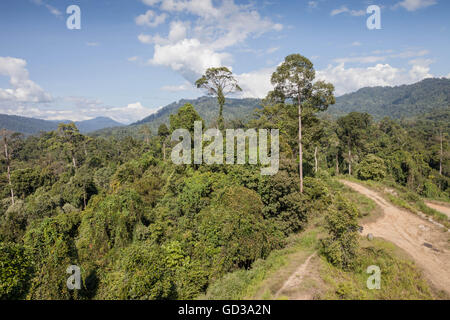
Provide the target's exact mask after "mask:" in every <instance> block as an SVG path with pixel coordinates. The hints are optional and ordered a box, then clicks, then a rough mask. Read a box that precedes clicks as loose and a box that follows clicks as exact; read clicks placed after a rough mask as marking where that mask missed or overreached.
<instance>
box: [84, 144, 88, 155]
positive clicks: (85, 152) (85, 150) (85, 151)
mask: <svg viewBox="0 0 450 320" xmlns="http://www.w3.org/2000/svg"><path fill="white" fill-rule="evenodd" d="M84 155H85V156H86V157H87V156H88V152H87V149H86V142H84Z"/></svg>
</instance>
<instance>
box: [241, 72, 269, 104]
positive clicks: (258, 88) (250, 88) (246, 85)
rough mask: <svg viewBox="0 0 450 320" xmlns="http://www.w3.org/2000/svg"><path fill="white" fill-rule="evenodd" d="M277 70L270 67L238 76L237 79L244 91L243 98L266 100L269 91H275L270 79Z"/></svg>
mask: <svg viewBox="0 0 450 320" xmlns="http://www.w3.org/2000/svg"><path fill="white" fill-rule="evenodd" d="M275 69H276V67H270V68H264V69H261V70H256V71H253V72H248V73H243V74H240V75H237V76H236V78H237V80H238V81H239V83H240V85H241V87H242V90H243V91H242V97H244V98H264V97H265V96H266V95H267V93H268V92H269V91H271V90H273V86H272V84H271V83H270V78H271V77H272V73H273V72H274V71H275Z"/></svg>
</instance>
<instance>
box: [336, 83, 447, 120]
mask: <svg viewBox="0 0 450 320" xmlns="http://www.w3.org/2000/svg"><path fill="white" fill-rule="evenodd" d="M449 107H450V79H445V78H441V79H439V78H432V79H425V80H422V81H420V82H417V83H415V84H411V85H402V86H397V87H370V88H362V89H360V90H358V91H356V92H354V93H350V94H346V95H343V96H340V97H338V98H337V99H336V104H335V105H333V106H331V107H330V108H329V109H328V111H327V112H328V113H329V114H331V115H333V116H342V115H345V114H347V113H350V112H353V111H357V112H367V113H369V114H371V115H372V116H373V117H374V118H375V119H377V120H379V119H381V118H384V117H390V118H393V119H401V118H411V117H415V116H418V115H421V114H427V113H430V112H433V111H436V110H443V109H447V108H449Z"/></svg>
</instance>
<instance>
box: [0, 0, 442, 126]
mask: <svg viewBox="0 0 450 320" xmlns="http://www.w3.org/2000/svg"><path fill="white" fill-rule="evenodd" d="M72 5H76V6H78V7H79V9H80V19H79V21H80V29H69V28H68V27H67V20H68V19H69V20H70V21H69V22H73V21H75V20H72V19H71V16H72V15H73V11H72V10H69V12H67V9H68V8H69V7H70V6H72ZM371 5H376V6H378V7H379V8H380V9H381V11H380V22H381V29H369V28H368V27H367V23H366V21H367V20H368V19H369V18H370V17H371V16H372V14H373V12H369V13H368V12H367V9H368V7H369V6H371ZM449 39H450V1H448V0H374V1H366V0H362V1H361V0H359V1H357V0H314V1H312V0H305V1H302V0H294V1H287V0H265V1H263V0H259V1H256V0H252V1H248V0H245V1H244V0H242V1H241V0H1V1H0V113H4V114H15V115H20V116H26V117H34V118H41V119H48V120H63V119H64V120H66V119H69V120H74V121H77V120H87V119H91V118H94V117H98V116H106V117H111V118H112V119H114V120H116V121H119V122H122V123H125V124H129V123H132V122H135V121H137V120H140V119H142V118H144V117H146V116H148V115H150V114H152V113H154V112H156V111H157V110H158V109H159V108H161V107H163V106H165V105H167V104H170V103H172V102H174V101H178V100H180V99H183V98H196V97H199V96H202V95H204V94H205V93H204V92H202V91H201V90H199V89H196V88H194V86H193V83H194V82H195V80H196V79H198V78H199V77H200V76H201V74H202V73H203V72H204V71H205V70H206V69H207V68H209V67H218V66H227V67H229V68H230V69H231V70H232V71H233V73H234V75H235V76H236V78H237V80H238V81H239V84H240V85H241V87H242V88H243V92H242V93H241V94H240V97H255V98H262V97H264V96H265V95H266V94H267V92H268V91H269V90H271V84H270V76H271V74H272V73H273V72H274V71H275V69H276V67H277V66H278V65H279V64H280V63H282V61H283V60H284V58H285V57H286V56H287V55H289V54H292V53H300V54H302V55H304V56H306V57H307V58H309V59H310V60H311V61H312V62H313V63H314V67H315V69H316V77H317V79H320V80H326V81H329V82H331V83H333V84H334V85H335V88H336V96H339V95H342V94H345V93H350V92H353V91H356V90H358V89H360V88H362V87H366V86H395V85H402V84H410V83H414V82H417V81H420V80H422V79H424V78H429V77H448V78H450V59H449V53H450V41H449Z"/></svg>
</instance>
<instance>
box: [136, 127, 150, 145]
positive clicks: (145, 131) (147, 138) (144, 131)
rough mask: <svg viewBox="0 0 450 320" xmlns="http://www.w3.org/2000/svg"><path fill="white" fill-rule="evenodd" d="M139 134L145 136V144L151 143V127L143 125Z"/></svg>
mask: <svg viewBox="0 0 450 320" xmlns="http://www.w3.org/2000/svg"><path fill="white" fill-rule="evenodd" d="M139 132H140V133H142V134H143V135H144V138H145V143H146V144H147V145H148V144H149V143H150V136H151V134H152V131H151V130H150V127H149V126H148V125H147V124H145V125H143V126H142V127H141V129H140V130H139Z"/></svg>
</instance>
